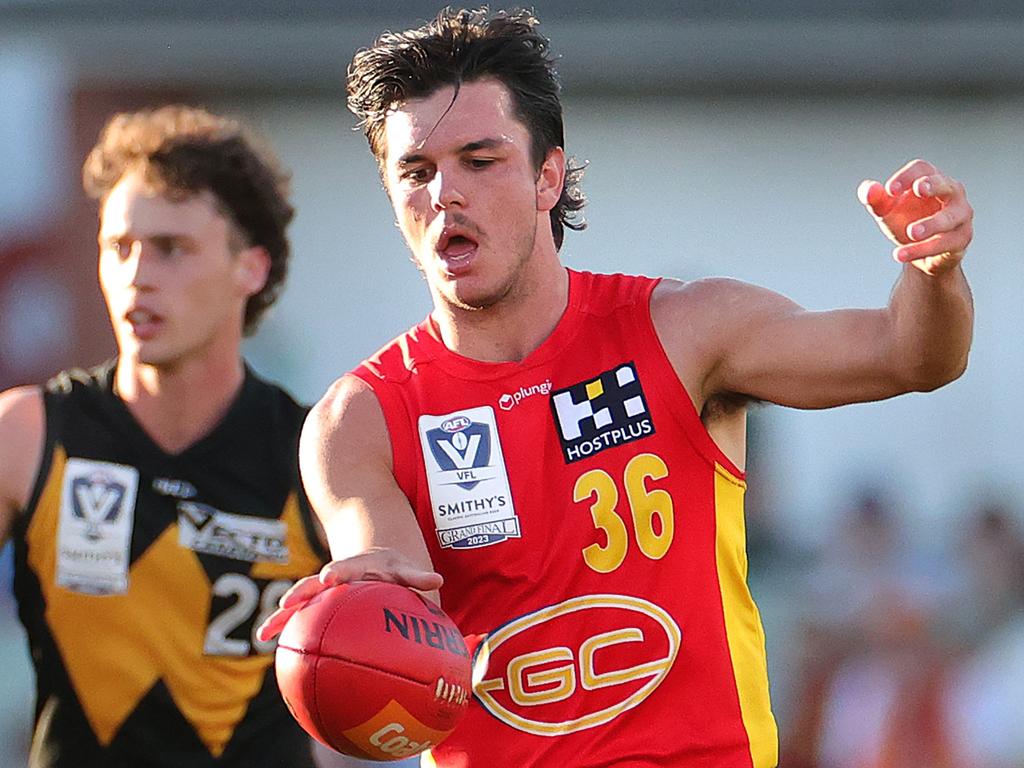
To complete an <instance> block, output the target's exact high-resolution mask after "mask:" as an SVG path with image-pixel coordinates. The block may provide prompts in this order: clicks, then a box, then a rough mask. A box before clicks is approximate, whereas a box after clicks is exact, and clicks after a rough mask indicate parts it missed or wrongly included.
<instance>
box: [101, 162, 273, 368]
mask: <svg viewBox="0 0 1024 768" xmlns="http://www.w3.org/2000/svg"><path fill="white" fill-rule="evenodd" d="M233 237H234V233H233V230H232V226H231V224H230V223H229V222H228V220H227V219H226V218H225V216H224V215H223V214H222V213H220V211H219V210H218V208H217V205H216V202H215V199H214V197H213V195H212V194H210V193H201V194H197V195H193V196H191V197H188V198H186V199H184V200H180V201H179V200H171V199H169V198H167V197H165V196H163V195H161V194H157V193H155V192H154V191H153V190H152V189H151V188H150V187H149V186H148V185H147V184H146V182H145V180H144V179H143V177H142V175H141V173H139V172H130V173H128V174H126V175H125V176H124V177H123V178H122V179H121V180H120V181H119V182H118V183H117V185H116V186H115V187H114V188H113V189H112V190H111V191H110V194H109V195H108V196H107V198H106V200H105V201H104V203H103V206H102V208H101V210H100V231H99V249H100V256H99V278H100V287H101V289H102V290H103V296H104V298H105V299H106V303H107V311H108V312H109V313H110V322H111V325H112V326H113V329H114V336H115V337H116V339H117V345H118V349H119V351H120V355H121V358H122V359H130V360H135V361H137V362H138V363H141V364H144V365H153V366H158V367H174V366H175V365H177V364H180V363H182V362H185V361H187V360H188V359H190V358H194V357H198V356H202V355H203V354H208V353H214V352H215V351H216V350H220V349H223V350H225V351H227V352H230V353H233V354H237V345H238V342H239V340H240V338H241V327H242V318H243V314H244V307H245V302H246V299H247V298H248V297H249V296H250V295H251V294H252V293H255V292H256V291H258V290H259V289H260V287H262V284H263V280H265V264H260V263H259V260H260V259H261V258H262V259H265V258H266V257H265V254H264V253H263V251H262V249H258V248H249V249H243V248H240V247H233V242H234V241H233V239H232V238H233Z"/></svg>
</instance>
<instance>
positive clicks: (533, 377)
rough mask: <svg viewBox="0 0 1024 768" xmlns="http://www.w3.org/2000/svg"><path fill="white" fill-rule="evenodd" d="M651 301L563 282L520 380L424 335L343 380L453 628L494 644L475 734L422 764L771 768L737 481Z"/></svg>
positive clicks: (484, 652) (622, 283)
mask: <svg viewBox="0 0 1024 768" xmlns="http://www.w3.org/2000/svg"><path fill="white" fill-rule="evenodd" d="M656 285H657V281H656V280H652V279H648V278H642V277H630V276H623V275H595V274H589V273H585V272H576V271H572V270H570V271H569V301H568V307H567V309H566V311H565V313H564V315H563V317H562V319H561V320H560V322H559V324H558V326H557V327H556V328H555V330H554V331H553V333H552V334H551V335H550V337H549V338H548V339H546V340H545V341H544V343H543V344H541V346H540V347H539V348H538V349H536V350H535V351H534V352H533V353H531V354H530V355H529V356H528V357H526V358H525V359H524V360H522V361H521V362H505V363H485V362H478V361H474V360H470V359H467V358H465V357H461V356H459V355H457V354H455V353H453V352H451V351H449V350H448V349H447V348H446V347H445V346H444V345H443V343H442V342H441V341H440V339H439V336H438V334H437V331H436V327H435V326H433V324H432V322H431V321H430V319H429V318H428V320H427V321H425V322H424V323H422V324H420V325H419V326H417V327H415V328H413V329H412V330H410V331H409V332H408V333H406V334H405V335H403V336H401V337H399V338H398V339H396V340H395V341H393V342H392V343H391V344H390V345H388V346H386V347H385V348H383V349H382V350H381V351H380V352H378V353H377V354H376V355H375V356H374V357H373V358H371V359H370V360H368V361H366V362H364V363H363V364H362V365H361V366H360V367H359V368H357V369H356V370H355V371H354V372H353V373H354V374H355V375H356V376H358V377H359V378H361V379H362V380H363V381H365V382H367V383H368V384H369V385H370V386H371V387H372V388H373V390H374V393H375V394H376V396H377V398H378V400H379V402H380V404H381V407H382V409H383V412H384V416H385V419H386V422H387V426H388V430H389V434H390V438H391V441H392V450H393V453H394V457H393V458H394V468H395V476H396V480H397V482H398V484H399V486H400V487H401V488H402V490H403V491H404V493H405V495H406V496H407V497H408V499H409V501H410V503H411V504H412V507H413V509H414V510H415V513H416V517H417V520H418V523H419V526H420V528H421V530H422V533H423V536H424V538H425V540H426V542H427V546H428V549H429V551H430V556H431V558H432V560H433V564H434V567H435V568H436V569H437V570H438V572H440V573H441V574H442V575H443V576H444V579H445V583H444V587H443V588H442V590H441V597H442V604H443V606H444V608H445V610H446V611H447V612H448V613H449V614H450V615H451V616H452V618H453V619H454V620H455V622H456V623H457V624H458V626H459V627H460V628H461V629H462V631H463V632H464V633H466V634H468V635H485V636H486V639H485V642H483V643H481V645H480V647H479V649H478V652H477V654H478V659H477V661H478V662H479V666H480V667H481V668H482V667H483V661H484V659H483V658H481V656H486V671H485V672H483V673H482V676H481V677H482V679H478V680H476V681H475V685H474V693H475V697H474V701H473V704H472V706H471V707H470V711H469V714H468V715H467V716H466V718H465V720H464V721H463V722H462V723H461V724H460V725H459V727H458V728H457V729H456V730H455V732H454V733H453V734H452V736H451V737H450V738H449V739H448V740H446V741H445V742H444V743H442V744H441V745H439V746H438V747H435V748H434V749H433V750H432V754H431V755H428V756H427V757H426V758H425V759H424V763H425V764H427V765H434V764H436V765H438V766H445V767H447V768H501V767H502V766H509V767H511V766H515V767H516V768H523V767H525V766H536V767H537V768H551V767H552V766H567V767H569V766H571V768H597V767H598V766H615V768H641V766H642V767H644V768H652V767H653V766H659V767H661V768H663V767H665V766H678V767H680V768H698V767H699V768H770V767H771V766H775V765H776V763H777V734H776V727H775V722H774V719H773V717H772V714H771V711H770V706H769V699H768V679H767V670H766V661H765V649H764V636H763V633H762V629H761V621H760V617H759V615H758V612H757V609H756V607H755V606H754V603H753V601H752V599H751V596H750V593H749V591H748V589H747V585H746V571H747V561H746V551H745V531H744V520H743V495H744V491H745V485H744V479H743V474H742V473H741V472H740V471H739V470H738V469H737V468H736V467H735V466H734V465H733V464H732V463H731V462H730V461H729V459H728V458H726V456H725V455H724V454H723V453H722V452H721V451H720V450H719V448H718V447H717V446H716V445H715V443H714V441H713V440H712V439H711V437H710V436H709V435H708V433H707V431H706V430H705V428H704V425H703V424H702V422H701V420H700V417H699V415H698V414H697V412H696V410H695V408H694V406H693V402H692V400H691V399H690V398H689V396H688V395H687V393H686V391H685V390H684V388H683V386H682V385H681V383H680V381H679V378H678V376H677V375H676V373H675V371H674V369H673V367H672V365H671V363H670V362H669V360H668V358H667V356H666V354H665V351H664V350H663V348H662V346H661V343H660V341H659V339H658V337H657V334H656V332H655V329H654V325H653V322H652V320H651V314H650V297H651V293H652V291H653V290H654V288H655V286H656ZM409 730H413V729H412V728H410V729H409Z"/></svg>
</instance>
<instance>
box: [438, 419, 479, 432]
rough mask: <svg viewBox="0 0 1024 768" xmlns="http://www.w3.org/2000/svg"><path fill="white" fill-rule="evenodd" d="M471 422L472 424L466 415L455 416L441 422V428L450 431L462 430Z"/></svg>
mask: <svg viewBox="0 0 1024 768" xmlns="http://www.w3.org/2000/svg"><path fill="white" fill-rule="evenodd" d="M470 424H472V422H471V421H470V420H469V419H467V418H466V417H465V416H453V417H452V418H450V419H448V420H447V421H444V422H442V423H441V429H443V430H444V431H445V432H448V433H451V432H461V431H462V430H464V429H465V428H466V427H468V426H469V425H470Z"/></svg>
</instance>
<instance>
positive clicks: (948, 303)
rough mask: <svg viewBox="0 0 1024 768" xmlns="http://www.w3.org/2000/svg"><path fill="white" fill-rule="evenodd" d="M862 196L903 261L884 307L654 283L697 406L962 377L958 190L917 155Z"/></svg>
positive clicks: (968, 224) (968, 319)
mask: <svg viewBox="0 0 1024 768" xmlns="http://www.w3.org/2000/svg"><path fill="white" fill-rule="evenodd" d="M859 196H860V198H861V200H862V202H863V203H864V204H865V205H866V206H867V208H868V210H869V212H871V213H872V215H873V216H874V217H875V219H876V221H877V222H878V224H879V226H880V227H881V228H882V230H883V232H885V233H886V234H887V236H889V237H890V238H891V239H892V240H893V242H894V243H896V248H895V249H894V251H893V256H894V258H896V260H898V261H900V262H902V263H904V264H905V267H904V269H903V272H902V273H901V275H900V277H899V279H898V280H897V282H896V286H895V287H894V289H893V291H892V294H891V296H890V299H889V303H888V305H887V306H886V307H883V308H881V309H840V310H833V311H827V312H810V311H807V310H805V309H803V308H802V307H800V306H799V305H797V304H795V303H794V302H792V301H790V300H789V299H786V298H784V297H782V296H780V295H778V294H776V293H774V292H772V291H768V290H766V289H763V288H757V287H755V286H751V285H747V284H745V283H741V282H739V281H735V280H724V279H713V280H702V281H697V282H694V283H690V284H686V285H682V284H679V283H666V284H664V285H663V286H659V288H658V290H657V291H656V292H655V295H654V298H653V301H652V312H653V315H654V320H655V324H656V326H657V328H658V332H659V336H660V337H661V338H662V341H663V343H664V344H665V347H666V350H667V351H668V353H669V356H670V357H671V358H672V359H673V362H674V363H675V365H676V370H677V371H678V372H679V374H680V377H681V378H682V379H683V381H684V383H685V384H686V385H687V388H688V389H689V391H690V393H691V396H692V397H693V398H694V401H695V404H696V405H697V407H698V409H700V408H701V407H703V404H704V403H706V402H707V401H708V400H709V399H711V398H713V397H715V396H718V395H723V394H727V393H732V394H741V395H745V396H748V397H752V398H756V399H759V400H765V401H768V402H774V403H779V404H782V405H789V406H793V407H797V408H826V407H830V406H835V405H843V404H846V403H853V402H862V401H867V400H879V399H882V398H886V397H892V396H894V395H898V394H902V393H904V392H909V391H924V390H931V389H935V388H936V387H939V386H941V385H943V384H946V383H948V382H949V381H952V380H953V379H955V378H957V377H958V376H959V375H960V374H961V373H962V372H963V370H964V368H965V366H966V364H967V354H968V350H969V349H970V344H971V334H972V328H973V316H974V313H973V306H972V301H971V294H970V289H969V288H968V285H967V281H966V279H965V277H964V275H963V272H962V271H961V269H960V262H961V260H962V259H963V256H964V251H965V249H966V248H967V245H968V243H969V242H970V240H971V236H972V218H973V211H972V210H971V207H970V205H969V204H968V203H967V199H966V195H965V193H964V189H963V186H962V185H960V184H959V182H956V181H955V180H953V179H950V178H949V177H947V176H945V175H944V174H942V173H941V172H939V171H938V170H936V169H935V168H934V167H933V166H931V165H930V164H928V163H925V162H924V161H921V160H916V161H914V162H912V163H909V164H907V165H906V166H904V167H903V168H902V169H900V170H899V171H897V172H896V173H895V174H893V176H892V177H891V178H890V179H889V180H888V181H887V182H886V184H885V185H882V184H880V183H878V182H873V181H867V182H864V183H863V184H861V187H860V190H859Z"/></svg>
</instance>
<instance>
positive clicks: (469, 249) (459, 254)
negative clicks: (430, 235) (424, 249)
mask: <svg viewBox="0 0 1024 768" xmlns="http://www.w3.org/2000/svg"><path fill="white" fill-rule="evenodd" d="M476 246H477V244H476V241H475V240H472V239H470V238H468V237H466V236H465V235H453V236H452V237H449V238H448V239H447V242H445V243H444V247H443V248H441V249H440V252H441V255H442V256H444V258H446V259H450V260H453V261H455V260H459V259H465V258H466V257H467V256H469V255H470V254H471V253H473V251H475V250H476Z"/></svg>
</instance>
